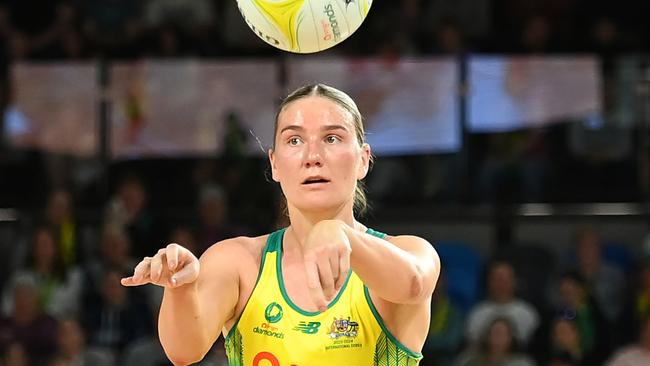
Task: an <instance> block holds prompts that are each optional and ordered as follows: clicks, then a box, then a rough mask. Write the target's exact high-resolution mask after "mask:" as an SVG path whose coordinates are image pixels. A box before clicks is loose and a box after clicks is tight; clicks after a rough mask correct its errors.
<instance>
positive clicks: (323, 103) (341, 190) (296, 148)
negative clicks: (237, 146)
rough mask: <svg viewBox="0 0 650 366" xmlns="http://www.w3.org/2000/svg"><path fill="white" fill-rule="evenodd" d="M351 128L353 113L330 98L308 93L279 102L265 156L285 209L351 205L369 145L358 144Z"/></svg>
mask: <svg viewBox="0 0 650 366" xmlns="http://www.w3.org/2000/svg"><path fill="white" fill-rule="evenodd" d="M356 131H357V127H356V126H355V122H354V119H353V116H352V114H351V113H350V112H349V111H348V110H346V109H345V108H344V107H342V106H340V105H339V104H337V102H334V101H333V100H330V99H329V98H326V97H322V96H307V97H303V98H300V99H297V100H295V101H293V102H291V103H289V104H287V105H286V106H285V107H284V109H283V110H282V111H281V112H280V114H279V116H278V125H277V133H276V136H275V148H274V149H273V150H271V152H270V153H269V157H270V160H271V169H272V174H273V179H274V180H275V181H277V182H280V185H281V187H282V191H283V193H284V195H285V197H286V198H287V203H288V206H289V209H290V210H291V207H292V206H293V207H295V208H297V209H298V210H300V211H302V212H308V211H316V212H323V211H326V212H327V211H330V212H332V211H334V212H341V211H342V210H343V209H344V207H352V205H353V200H354V195H355V188H356V185H357V180H359V179H362V178H364V177H365V175H366V173H367V171H368V164H369V159H370V147H369V146H368V145H367V144H363V145H361V144H360V143H359V141H360V140H359V137H358V136H357V132H356Z"/></svg>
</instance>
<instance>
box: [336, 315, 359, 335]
mask: <svg viewBox="0 0 650 366" xmlns="http://www.w3.org/2000/svg"><path fill="white" fill-rule="evenodd" d="M358 331H359V323H357V322H355V321H353V320H350V317H348V318H347V319H344V318H343V317H341V318H340V319H337V318H334V321H333V322H332V325H331V326H330V331H329V336H330V338H332V339H337V338H341V337H348V338H354V337H356V336H357V334H358Z"/></svg>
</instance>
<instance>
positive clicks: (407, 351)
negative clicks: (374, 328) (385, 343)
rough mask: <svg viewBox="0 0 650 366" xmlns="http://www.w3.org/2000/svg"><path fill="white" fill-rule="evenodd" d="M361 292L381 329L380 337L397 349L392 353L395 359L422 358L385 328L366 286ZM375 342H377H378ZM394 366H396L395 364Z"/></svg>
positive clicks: (420, 354)
mask: <svg viewBox="0 0 650 366" xmlns="http://www.w3.org/2000/svg"><path fill="white" fill-rule="evenodd" d="M363 291H364V294H365V295H366V301H368V306H370V310H372V315H374V316H375V320H377V323H379V326H380V327H381V330H382V335H385V336H386V337H387V338H388V340H390V341H391V342H392V343H394V345H395V346H396V347H397V351H395V352H394V353H395V354H396V355H397V356H396V357H397V359H399V356H400V355H399V354H400V353H401V354H403V355H404V356H407V355H408V356H410V357H413V358H416V359H421V358H422V353H419V352H413V351H411V350H410V349H409V348H408V347H406V346H405V345H403V344H402V343H401V342H400V341H398V340H397V338H395V336H393V334H392V333H391V332H390V330H388V328H386V324H384V320H383V319H382V318H381V316H380V315H379V312H378V311H377V308H375V304H374V303H373V302H372V298H370V292H369V291H368V286H365V285H364V286H363ZM380 340H381V337H380ZM377 342H379V340H378V341H377ZM377 344H379V343H377ZM386 352H388V353H389V352H391V350H390V348H389V349H388V350H387V351H386ZM388 353H386V356H388ZM382 365H383V364H382ZM386 365H388V364H386ZM390 365H392V364H390ZM395 365H397V364H395Z"/></svg>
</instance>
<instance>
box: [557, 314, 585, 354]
mask: <svg viewBox="0 0 650 366" xmlns="http://www.w3.org/2000/svg"><path fill="white" fill-rule="evenodd" d="M551 340H552V343H553V345H554V346H555V347H557V348H561V349H566V350H574V349H576V348H579V347H580V334H579V333H578V329H577V328H576V326H575V324H574V323H573V322H572V321H570V320H567V319H559V320H557V321H556V322H555V323H554V324H553V330H552V333H551Z"/></svg>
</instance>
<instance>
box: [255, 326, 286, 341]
mask: <svg viewBox="0 0 650 366" xmlns="http://www.w3.org/2000/svg"><path fill="white" fill-rule="evenodd" d="M253 333H257V334H260V335H263V336H266V337H273V338H278V339H284V333H283V332H282V331H280V329H278V328H277V327H274V326H273V325H271V324H269V323H266V322H264V323H262V324H260V326H259V327H254V328H253Z"/></svg>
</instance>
